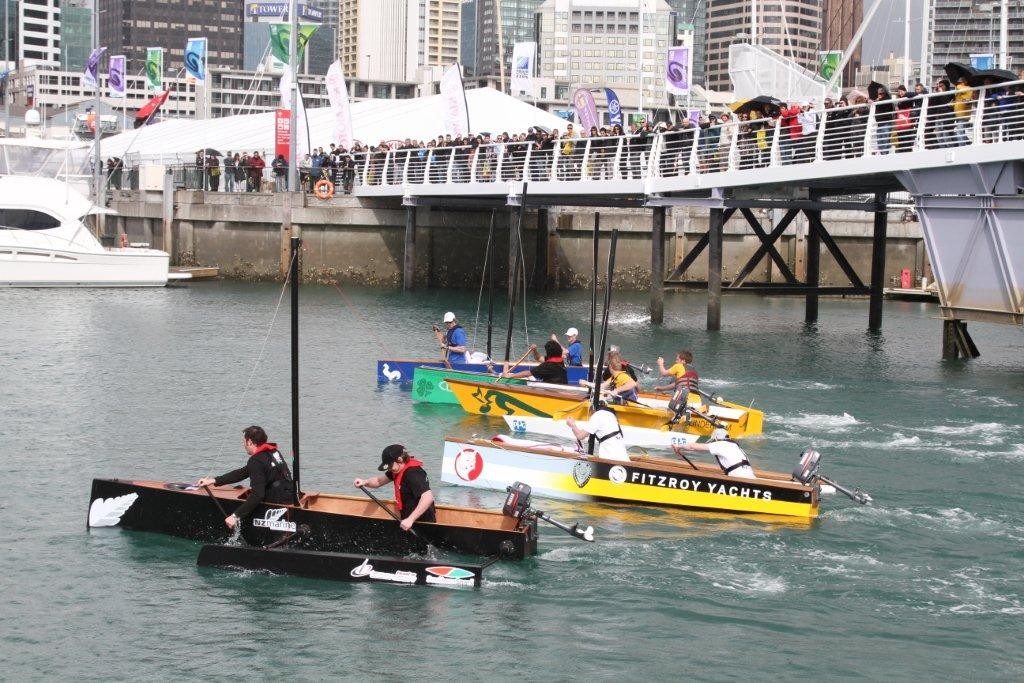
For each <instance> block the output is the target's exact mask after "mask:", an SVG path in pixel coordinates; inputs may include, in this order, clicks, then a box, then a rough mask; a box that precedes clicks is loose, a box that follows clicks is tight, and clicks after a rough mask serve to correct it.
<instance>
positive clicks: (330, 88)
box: [327, 59, 354, 149]
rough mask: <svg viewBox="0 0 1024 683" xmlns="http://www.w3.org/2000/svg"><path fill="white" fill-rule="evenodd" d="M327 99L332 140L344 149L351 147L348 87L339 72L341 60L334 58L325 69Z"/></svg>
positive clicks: (350, 115) (343, 76)
mask: <svg viewBox="0 0 1024 683" xmlns="http://www.w3.org/2000/svg"><path fill="white" fill-rule="evenodd" d="M327 99H328V100H329V101H330V103H331V110H332V111H333V112H334V140H335V141H336V142H337V143H338V144H339V145H341V146H342V147H344V148H345V149H352V139H353V137H354V136H353V134H352V110H351V109H350V108H349V101H348V87H347V86H346V85H345V75H344V74H342V72H341V60H338V59H336V60H334V63H333V64H331V68H329V69H328V70H327Z"/></svg>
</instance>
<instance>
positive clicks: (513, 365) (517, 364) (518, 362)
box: [498, 349, 533, 382]
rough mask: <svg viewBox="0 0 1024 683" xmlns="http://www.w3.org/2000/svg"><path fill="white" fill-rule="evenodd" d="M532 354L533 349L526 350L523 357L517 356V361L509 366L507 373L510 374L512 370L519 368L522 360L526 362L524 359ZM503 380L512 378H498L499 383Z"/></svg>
mask: <svg viewBox="0 0 1024 683" xmlns="http://www.w3.org/2000/svg"><path fill="white" fill-rule="evenodd" d="M532 352H533V349H527V350H526V353H524V354H523V355H521V356H519V360H517V361H516V362H515V363H513V364H512V365H510V366H509V368H508V370H509V372H512V370H514V369H515V368H517V367H519V364H520V363H522V362H523V361H524V360H526V357H527V356H529V355H530V353H532ZM503 379H512V378H509V377H499V378H498V381H499V382H500V381H501V380H503Z"/></svg>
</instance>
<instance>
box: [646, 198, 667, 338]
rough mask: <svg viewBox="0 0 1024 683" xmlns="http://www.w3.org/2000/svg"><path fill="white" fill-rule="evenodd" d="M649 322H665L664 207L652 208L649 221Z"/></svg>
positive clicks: (658, 323) (657, 323) (656, 323)
mask: <svg viewBox="0 0 1024 683" xmlns="http://www.w3.org/2000/svg"><path fill="white" fill-rule="evenodd" d="M650 308H651V322H652V323H653V324H655V325H660V324H662V323H663V322H664V321H665V207H664V206H656V207H654V213H653V215H652V221H651V306H650Z"/></svg>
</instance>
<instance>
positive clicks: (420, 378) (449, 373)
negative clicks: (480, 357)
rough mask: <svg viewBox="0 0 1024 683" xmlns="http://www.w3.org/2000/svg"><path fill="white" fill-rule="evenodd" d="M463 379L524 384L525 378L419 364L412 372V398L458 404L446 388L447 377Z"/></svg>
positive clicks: (488, 382)
mask: <svg viewBox="0 0 1024 683" xmlns="http://www.w3.org/2000/svg"><path fill="white" fill-rule="evenodd" d="M450 377H454V378H456V379H465V380H470V381H474V382H483V383H486V384H516V385H521V386H525V385H526V380H524V379H519V378H514V377H498V376H496V375H492V374H489V373H487V372H470V371H469V370H449V369H448V368H445V367H443V366H442V367H439V368H432V367H427V366H423V365H421V366H419V367H418V368H416V371H415V372H414V373H413V380H412V398H413V400H414V401H422V402H423V403H445V404H451V405H458V404H459V400H458V399H457V398H455V394H453V393H452V391H451V389H449V388H448V381H447V380H448V378H450Z"/></svg>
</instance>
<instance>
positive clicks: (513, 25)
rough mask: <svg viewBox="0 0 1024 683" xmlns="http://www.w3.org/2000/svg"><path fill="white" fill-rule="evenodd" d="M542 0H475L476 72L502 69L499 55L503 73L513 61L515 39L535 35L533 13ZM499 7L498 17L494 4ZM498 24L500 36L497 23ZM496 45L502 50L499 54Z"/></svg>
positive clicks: (493, 73)
mask: <svg viewBox="0 0 1024 683" xmlns="http://www.w3.org/2000/svg"><path fill="white" fill-rule="evenodd" d="M543 2H544V0H499V1H498V2H496V0H477V1H476V72H475V73H476V74H477V75H482V76H497V75H498V74H500V73H501V64H500V63H499V59H501V60H503V61H504V64H505V72H506V74H507V73H508V71H509V64H510V63H511V61H512V48H513V47H514V46H515V44H516V43H520V42H523V41H530V40H535V39H536V33H535V27H534V16H535V12H536V10H537V8H538V7H540V6H541V4H542V3H543ZM498 5H500V7H501V21H500V22H499V21H498V13H497V6H498ZM499 25H500V26H501V31H502V35H501V40H500V41H499V40H498V27H499ZM499 46H500V47H501V48H503V49H504V53H503V54H502V55H500V56H499V54H498V49H499Z"/></svg>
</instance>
